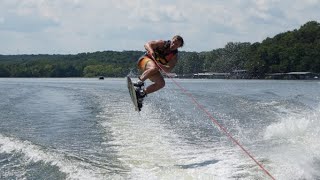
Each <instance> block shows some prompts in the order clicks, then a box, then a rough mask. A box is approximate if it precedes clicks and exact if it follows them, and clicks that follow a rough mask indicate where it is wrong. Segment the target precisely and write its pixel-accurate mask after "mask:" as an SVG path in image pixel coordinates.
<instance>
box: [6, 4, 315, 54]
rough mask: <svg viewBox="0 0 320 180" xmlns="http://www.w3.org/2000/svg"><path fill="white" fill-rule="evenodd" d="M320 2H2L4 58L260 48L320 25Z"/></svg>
mask: <svg viewBox="0 0 320 180" xmlns="http://www.w3.org/2000/svg"><path fill="white" fill-rule="evenodd" d="M319 9H320V0H0V54H77V53H83V52H96V51H107V50H113V51H123V50H139V51H144V47H143V45H144V44H145V43H146V42H148V41H150V40H159V39H163V40H169V39H171V38H172V37H173V36H174V35H176V34H179V35H181V36H182V37H183V38H184V41H185V46H184V47H183V48H181V50H183V51H196V52H201V51H211V50H213V49H217V48H223V47H224V46H225V45H226V44H227V43H228V42H250V43H254V42H261V41H262V40H264V39H266V38H267V37H273V36H275V35H276V34H278V33H281V32H286V31H292V30H294V29H299V28H300V26H301V25H303V24H305V23H306V22H308V21H317V22H320V13H319Z"/></svg>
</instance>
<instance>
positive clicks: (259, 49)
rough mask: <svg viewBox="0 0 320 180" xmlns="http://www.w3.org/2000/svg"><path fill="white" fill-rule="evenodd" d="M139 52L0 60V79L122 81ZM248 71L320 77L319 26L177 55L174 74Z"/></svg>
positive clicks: (132, 68)
mask: <svg viewBox="0 0 320 180" xmlns="http://www.w3.org/2000/svg"><path fill="white" fill-rule="evenodd" d="M143 53H144V52H142V51H122V52H119V51H102V52H93V53H80V54H76V55H45V54H41V55H0V77H96V76H105V77H124V76H126V75H128V74H129V73H135V74H137V73H138V72H137V67H136V61H137V60H138V59H139V57H140V56H141V55H143ZM240 69H241V70H247V72H248V73H249V74H250V77H252V78H264V76H265V75H266V74H268V73H286V72H291V71H299V72H301V71H309V72H314V73H320V24H319V23H318V22H316V21H310V22H307V23H305V24H304V25H302V26H301V27H300V28H299V29H295V30H293V31H287V32H283V33H280V34H277V35H276V36H274V37H273V38H269V37H268V38H266V39H265V40H263V41H262V42H256V43H252V44H251V43H249V42H229V43H227V44H226V45H225V47H224V48H219V49H214V50H212V51H205V52H186V51H181V52H180V53H179V60H178V64H177V66H176V67H175V68H174V72H175V73H177V74H191V73H198V72H221V73H222V72H223V73H230V72H232V71H234V70H240Z"/></svg>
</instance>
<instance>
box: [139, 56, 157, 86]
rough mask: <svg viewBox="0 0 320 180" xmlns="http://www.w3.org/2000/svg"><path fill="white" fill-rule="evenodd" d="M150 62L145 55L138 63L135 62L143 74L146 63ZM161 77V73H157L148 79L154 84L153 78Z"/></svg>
mask: <svg viewBox="0 0 320 180" xmlns="http://www.w3.org/2000/svg"><path fill="white" fill-rule="evenodd" d="M150 61H153V60H152V59H151V58H150V57H148V56H147V55H143V56H141V57H140V58H139V60H138V62H137V65H138V69H139V70H140V71H141V72H144V71H145V70H146V67H147V64H148V62H150ZM159 75H160V76H161V77H162V75H161V73H160V71H159V72H158V73H156V74H155V75H153V76H151V77H150V78H149V79H150V80H151V81H152V82H154V80H153V79H154V78H155V77H157V76H159Z"/></svg>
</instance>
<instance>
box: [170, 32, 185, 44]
mask: <svg viewBox="0 0 320 180" xmlns="http://www.w3.org/2000/svg"><path fill="white" fill-rule="evenodd" d="M174 38H177V39H178V41H180V42H181V46H180V47H182V46H183V45H184V41H183V38H182V37H181V36H180V35H175V36H173V38H172V39H174Z"/></svg>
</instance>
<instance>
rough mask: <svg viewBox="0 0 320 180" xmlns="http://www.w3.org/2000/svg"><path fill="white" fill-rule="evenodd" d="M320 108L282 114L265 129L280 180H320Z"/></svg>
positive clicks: (275, 170)
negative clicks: (318, 179)
mask: <svg viewBox="0 0 320 180" xmlns="http://www.w3.org/2000/svg"><path fill="white" fill-rule="evenodd" d="M319 137H320V108H318V109H317V110H308V111H301V112H300V113H296V111H293V112H292V113H288V114H286V115H283V116H282V117H281V118H280V119H279V121H278V122H276V123H273V124H271V125H269V126H268V127H267V128H266V131H265V134H264V138H265V140H268V141H270V144H272V148H271V150H270V152H269V156H270V159H271V161H272V162H273V163H274V165H273V166H274V167H275V168H274V169H273V171H274V172H275V173H276V174H277V178H279V179H315V178H319V177H320V172H319V168H320V141H319Z"/></svg>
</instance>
